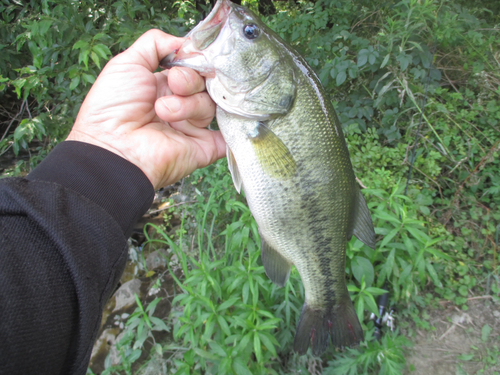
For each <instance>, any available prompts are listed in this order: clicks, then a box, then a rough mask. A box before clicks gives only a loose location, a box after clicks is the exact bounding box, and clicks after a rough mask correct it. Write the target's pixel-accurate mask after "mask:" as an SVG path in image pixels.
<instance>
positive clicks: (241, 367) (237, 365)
mask: <svg viewBox="0 0 500 375" xmlns="http://www.w3.org/2000/svg"><path fill="white" fill-rule="evenodd" d="M233 370H234V372H235V374H238V375H253V374H252V372H250V370H249V369H248V367H247V365H246V363H245V362H243V360H242V359H241V358H240V357H236V358H235V359H234V360H233Z"/></svg>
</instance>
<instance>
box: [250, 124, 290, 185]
mask: <svg viewBox="0 0 500 375" xmlns="http://www.w3.org/2000/svg"><path fill="white" fill-rule="evenodd" d="M248 137H249V139H250V141H251V142H252V145H253V147H254V150H255V154H256V156H257V160H258V161H259V163H260V165H261V167H262V170H263V171H264V173H266V174H268V175H269V176H271V177H274V178H277V179H288V178H290V177H292V176H294V175H295V173H296V172H297V164H296V163H295V160H294V159H293V156H292V154H291V153H290V151H289V150H288V148H287V147H286V145H285V144H284V143H283V141H282V140H281V139H280V138H279V137H278V136H277V135H276V134H274V133H273V132H272V130H270V129H269V128H267V127H266V126H265V125H264V123H262V122H259V123H258V125H257V127H256V128H255V132H254V133H252V134H249V135H248Z"/></svg>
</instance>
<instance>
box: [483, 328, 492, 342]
mask: <svg viewBox="0 0 500 375" xmlns="http://www.w3.org/2000/svg"><path fill="white" fill-rule="evenodd" d="M492 331H493V329H492V328H491V327H490V326H489V325H488V324H485V325H484V326H483V328H481V340H482V341H483V342H486V341H488V338H489V337H490V334H491V332H492Z"/></svg>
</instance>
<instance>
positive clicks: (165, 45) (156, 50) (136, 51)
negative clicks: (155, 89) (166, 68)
mask: <svg viewBox="0 0 500 375" xmlns="http://www.w3.org/2000/svg"><path fill="white" fill-rule="evenodd" d="M183 42H184V38H178V37H175V36H172V35H169V34H167V33H164V32H163V31H161V30H156V29H153V30H149V31H148V32H146V33H144V34H143V35H142V36H141V37H140V38H139V39H137V40H136V41H135V42H134V44H132V45H131V46H130V48H128V49H127V50H125V51H124V52H122V53H120V54H119V55H117V56H116V57H115V58H114V59H113V62H114V63H119V64H138V65H142V66H144V67H145V68H147V69H148V70H149V71H150V72H154V71H155V70H156V69H157V68H158V66H159V64H160V61H161V60H162V59H163V58H164V57H165V56H167V55H168V54H170V53H172V52H173V51H175V50H176V49H178V48H179V47H180V46H181V45H182V43H183Z"/></svg>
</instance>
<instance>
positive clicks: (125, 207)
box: [26, 141, 154, 237]
mask: <svg viewBox="0 0 500 375" xmlns="http://www.w3.org/2000/svg"><path fill="white" fill-rule="evenodd" d="M26 178H27V179H28V180H39V181H48V182H53V183H56V184H59V185H62V186H64V187H66V188H68V189H71V190H73V191H75V192H77V193H79V194H80V195H82V196H84V197H86V198H88V199H89V200H91V201H92V202H94V203H96V204H98V205H99V206H101V207H102V208H103V209H104V210H105V211H106V212H108V213H109V214H110V215H111V216H112V217H113V218H114V219H115V220H116V222H117V223H118V224H119V225H120V227H121V228H122V230H123V233H124V234H125V237H129V236H130V234H131V233H132V229H133V227H134V224H135V223H136V222H137V220H139V218H140V217H141V216H142V215H144V213H145V212H146V211H147V210H148V208H149V207H150V206H151V203H152V202H153V198H154V188H153V185H151V182H150V181H149V179H148V178H147V177H146V175H145V174H144V173H143V172H142V171H141V169H140V168H138V167H137V166H135V165H134V164H132V163H130V162H129V161H127V160H125V159H124V158H122V157H120V156H118V155H116V154H114V153H112V152H111V151H108V150H105V149H103V148H101V147H98V146H94V145H91V144H88V143H83V142H77V141H65V142H62V143H60V144H58V145H57V146H56V147H55V148H54V150H53V151H52V152H51V153H50V154H49V155H48V156H47V157H46V158H45V159H44V160H43V161H42V162H41V163H40V165H38V166H37V167H36V168H35V169H34V170H33V171H32V172H31V173H30V174H29V175H28V176H27V177H26Z"/></svg>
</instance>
